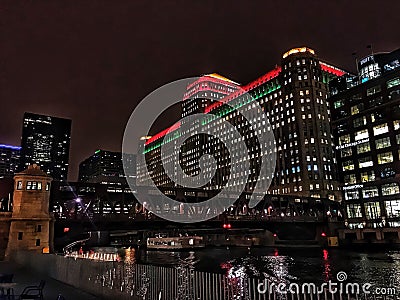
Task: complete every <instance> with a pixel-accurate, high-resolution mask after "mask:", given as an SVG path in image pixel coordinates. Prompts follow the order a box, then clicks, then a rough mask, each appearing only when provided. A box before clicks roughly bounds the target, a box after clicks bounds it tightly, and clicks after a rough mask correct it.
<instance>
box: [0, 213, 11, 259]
mask: <svg viewBox="0 0 400 300" xmlns="http://www.w3.org/2000/svg"><path fill="white" fill-rule="evenodd" d="M11 214H12V213H11V212H0V260H3V259H4V255H5V252H6V249H7V244H8V233H9V232H10V222H11Z"/></svg>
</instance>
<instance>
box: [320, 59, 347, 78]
mask: <svg viewBox="0 0 400 300" xmlns="http://www.w3.org/2000/svg"><path fill="white" fill-rule="evenodd" d="M319 64H320V65H321V69H322V71H325V72H328V73H331V74H333V75H336V76H339V77H340V76H343V75H344V74H346V72H345V71H343V70H340V69H338V68H335V67H333V66H330V65H328V64H326V63H323V62H320V63H319Z"/></svg>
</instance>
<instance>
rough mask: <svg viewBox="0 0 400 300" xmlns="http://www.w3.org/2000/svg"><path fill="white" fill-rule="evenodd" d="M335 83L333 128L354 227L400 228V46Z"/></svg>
mask: <svg viewBox="0 0 400 300" xmlns="http://www.w3.org/2000/svg"><path fill="white" fill-rule="evenodd" d="M358 70H359V74H358V76H356V77H352V78H342V79H336V80H334V81H332V82H331V83H330V85H331V88H330V90H331V93H332V96H331V97H330V99H329V101H330V103H331V106H332V130H333V133H334V135H335V144H336V150H337V151H336V153H337V159H338V166H339V177H340V181H341V182H343V199H344V201H345V204H346V213H347V224H348V226H349V227H350V228H351V229H355V228H364V227H370V228H371V227H372V228H376V227H384V226H392V227H397V226H400V191H399V184H400V182H399V181H400V159H399V155H400V49H398V50H396V51H393V52H390V53H379V54H372V55H369V56H367V57H365V58H363V59H361V60H359V62H358Z"/></svg>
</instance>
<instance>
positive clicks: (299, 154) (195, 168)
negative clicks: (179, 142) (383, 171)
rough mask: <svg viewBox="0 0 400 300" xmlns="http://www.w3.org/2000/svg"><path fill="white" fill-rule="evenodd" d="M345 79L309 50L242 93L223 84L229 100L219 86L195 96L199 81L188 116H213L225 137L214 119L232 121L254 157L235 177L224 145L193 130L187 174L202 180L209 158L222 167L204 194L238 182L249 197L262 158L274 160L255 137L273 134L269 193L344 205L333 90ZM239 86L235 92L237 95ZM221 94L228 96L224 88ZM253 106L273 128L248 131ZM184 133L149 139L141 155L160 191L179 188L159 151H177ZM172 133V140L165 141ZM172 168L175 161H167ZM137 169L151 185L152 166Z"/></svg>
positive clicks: (184, 151) (291, 55)
mask: <svg viewBox="0 0 400 300" xmlns="http://www.w3.org/2000/svg"><path fill="white" fill-rule="evenodd" d="M346 74H347V73H346V72H344V71H343V70H341V69H339V68H336V67H333V66H331V65H329V64H327V63H325V62H322V61H320V60H319V59H318V58H317V57H316V55H315V53H314V51H313V50H312V49H309V48H306V47H303V48H295V49H292V50H290V51H288V52H287V53H285V54H284V55H283V58H282V62H281V66H280V67H276V68H275V69H273V70H271V71H269V72H267V73H266V74H265V75H263V76H261V77H260V78H258V79H256V80H254V81H253V82H251V83H249V84H247V85H245V86H240V87H239V86H238V85H237V84H236V83H233V82H232V81H230V80H227V79H222V81H221V82H220V84H221V85H222V86H224V85H225V87H224V88H226V90H227V87H226V86H229V88H230V89H232V90H233V91H231V90H227V91H228V92H229V93H227V94H226V95H224V94H223V93H214V91H215V87H214V86H213V87H212V88H211V86H210V85H204V86H202V88H203V89H202V90H201V92H202V93H203V94H196V93H192V92H191V87H193V86H199V84H200V81H201V80H202V81H206V80H207V76H203V77H201V78H200V79H199V80H198V81H197V82H194V83H193V84H192V85H189V86H188V90H187V93H186V94H185V96H184V99H183V116H187V115H190V114H192V113H194V112H203V113H206V114H209V115H210V120H209V121H208V124H207V126H209V127H212V126H214V128H216V130H217V131H218V132H221V134H228V135H229V134H230V133H229V132H225V131H226V130H225V129H224V127H223V126H222V125H221V124H220V122H218V121H213V115H214V116H218V117H221V118H224V120H227V121H228V122H229V123H230V124H231V125H233V126H234V127H235V128H236V129H237V130H238V131H239V132H240V135H241V136H242V137H243V138H244V141H245V143H246V147H247V149H236V150H238V151H248V152H249V157H250V162H249V163H250V170H248V171H246V170H240V166H239V168H238V169H239V173H243V174H230V172H229V167H230V157H229V153H228V151H227V149H226V148H225V147H224V145H223V144H222V143H221V142H220V140H219V139H218V138H214V137H211V136H207V135H196V128H195V127H196V126H195V124H194V126H193V129H190V130H193V137H192V138H189V139H188V140H187V141H186V142H185V143H184V145H183V147H182V148H181V153H180V164H181V165H182V169H183V170H184V171H185V173H186V174H188V175H192V176H195V175H197V174H199V172H200V166H199V158H200V157H201V156H202V155H204V154H210V155H213V156H214V157H215V159H216V161H217V172H216V175H215V176H214V178H213V179H212V181H211V182H210V183H209V184H207V185H205V186H204V189H207V190H217V191H218V190H221V189H222V188H223V187H224V186H225V184H226V183H227V181H228V178H229V177H230V176H233V178H235V180H234V182H233V185H236V184H237V185H240V184H241V183H243V182H240V181H243V180H244V179H243V178H244V177H247V178H246V179H245V180H246V182H245V184H246V191H247V192H251V191H253V189H254V188H255V185H256V182H257V180H258V179H259V178H258V176H259V174H260V158H261V157H265V156H268V153H261V151H260V149H261V148H260V147H259V145H258V141H257V136H256V135H257V132H269V131H271V132H273V134H274V136H275V142H276V144H275V145H274V147H273V148H274V151H275V152H276V153H275V154H276V168H275V171H274V172H273V173H272V174H268V175H267V176H270V177H271V179H272V184H271V186H270V187H269V188H268V187H267V186H265V190H264V192H265V193H270V194H287V195H299V196H300V195H301V196H307V197H315V198H321V197H323V198H329V199H331V200H340V191H339V189H338V182H337V175H336V174H337V172H336V160H335V155H334V152H333V140H332V134H331V129H330V108H329V104H328V102H327V97H328V86H327V84H328V82H329V81H330V80H332V79H334V78H337V77H341V76H344V75H346ZM220 78H221V77H220ZM222 78H223V77H222ZM235 87H236V89H237V90H234V88H235ZM217 89H218V90H222V87H220V88H217ZM213 96H214V97H213ZM250 96H251V97H250ZM188 98H191V99H194V100H189V99H188ZM217 100H218V101H217ZM189 101H192V102H189ZM193 101H194V102H196V101H197V103H198V101H202V102H201V103H202V104H204V105H203V106H196V108H193V109H192V103H193ZM203 101H204V102H203ZM253 101H257V102H258V105H259V106H260V107H261V109H262V110H263V111H264V113H265V115H266V116H267V118H268V120H269V124H270V125H268V124H266V123H263V122H262V121H260V122H258V123H257V126H256V128H250V126H249V124H248V122H247V121H246V120H245V119H244V118H242V115H241V112H243V111H249V108H251V107H252V105H253V103H254V102H253ZM224 103H229V104H230V105H233V106H234V107H235V108H236V109H231V107H230V106H228V105H226V104H224ZM203 107H204V110H203ZM254 118H256V116H254ZM203 125H204V124H203ZM181 127H183V124H181V123H179V122H178V123H176V124H175V125H174V128H170V129H166V130H164V131H163V132H160V133H158V134H157V135H155V136H153V137H151V138H148V139H146V140H145V141H144V143H142V145H141V146H140V148H139V151H144V153H145V155H146V162H147V169H148V170H149V173H150V174H151V177H152V179H153V182H154V183H155V184H156V185H157V186H164V187H168V186H174V182H172V181H171V180H170V178H169V177H168V176H167V174H166V173H165V170H164V168H163V167H162V164H161V161H160V160H161V153H160V146H161V145H166V146H167V147H172V146H173V145H174V143H175V141H176V137H179V136H180V135H181ZM168 130H170V133H169V134H168V135H167V138H164V137H165V136H166V133H167V132H168ZM185 130H187V129H185ZM254 133H255V134H254ZM270 149H272V147H271V148H270ZM166 163H167V164H168V163H172V162H170V161H168V159H167V161H166ZM139 165H140V166H139V169H140V171H139V172H138V184H140V185H147V184H148V183H147V182H144V181H142V180H141V175H140V172H144V170H145V168H146V166H144V165H143V162H140V163H139ZM206 167H207V166H206ZM246 172H248V173H246ZM243 175H245V176H243Z"/></svg>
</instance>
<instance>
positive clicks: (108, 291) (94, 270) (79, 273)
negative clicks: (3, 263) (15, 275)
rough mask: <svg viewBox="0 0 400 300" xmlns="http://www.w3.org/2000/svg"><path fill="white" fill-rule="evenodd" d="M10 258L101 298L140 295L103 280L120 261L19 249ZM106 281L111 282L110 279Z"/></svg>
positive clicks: (135, 299) (132, 299)
mask: <svg viewBox="0 0 400 300" xmlns="http://www.w3.org/2000/svg"><path fill="white" fill-rule="evenodd" d="M10 259H11V260H13V261H15V262H16V263H18V264H20V265H23V266H25V267H26V268H29V269H30V270H32V271H33V270H34V271H35V272H37V273H38V276H40V274H45V275H47V276H49V277H51V278H53V279H56V280H58V281H61V282H64V283H67V284H69V285H71V286H73V287H75V288H78V289H80V290H82V291H85V292H88V293H91V294H93V295H96V296H98V297H100V298H101V299H113V300H115V299H131V300H137V298H136V297H131V296H130V295H128V294H127V293H123V292H121V291H120V290H118V289H117V288H116V287H115V288H114V289H113V288H111V287H110V286H109V285H108V284H104V282H103V281H102V280H103V276H107V274H109V272H110V271H112V270H114V269H115V267H116V265H118V263H117V262H103V261H102V262H98V261H94V260H89V259H74V258H71V257H64V256H59V255H53V254H38V253H34V252H26V251H18V252H16V253H15V254H14V255H13V256H12V257H10ZM105 281H107V282H108V280H107V279H106V280H105Z"/></svg>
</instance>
